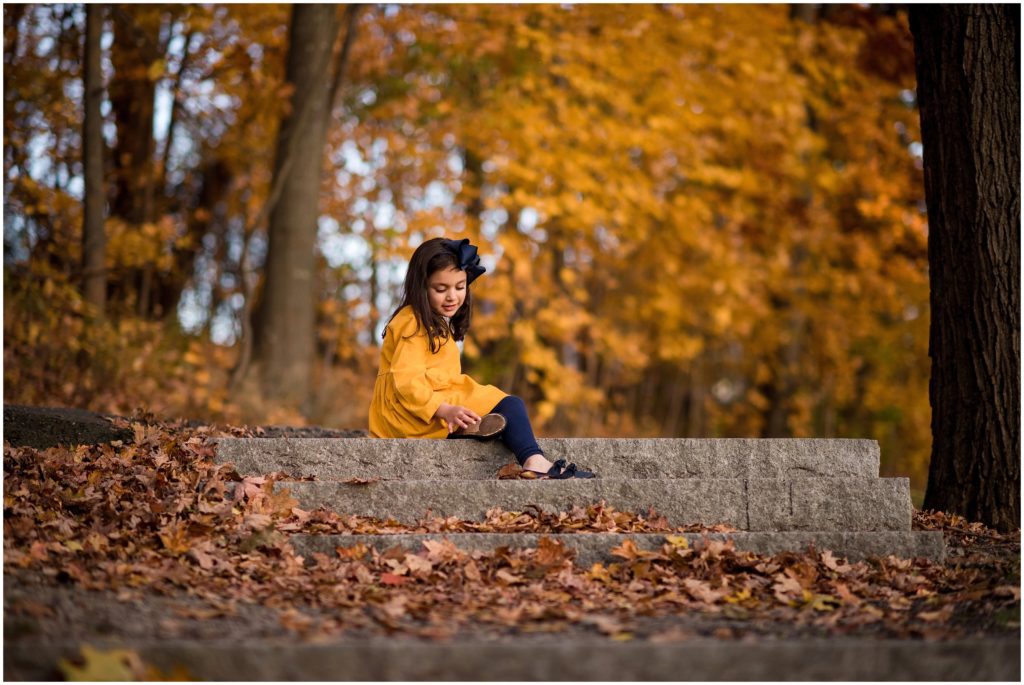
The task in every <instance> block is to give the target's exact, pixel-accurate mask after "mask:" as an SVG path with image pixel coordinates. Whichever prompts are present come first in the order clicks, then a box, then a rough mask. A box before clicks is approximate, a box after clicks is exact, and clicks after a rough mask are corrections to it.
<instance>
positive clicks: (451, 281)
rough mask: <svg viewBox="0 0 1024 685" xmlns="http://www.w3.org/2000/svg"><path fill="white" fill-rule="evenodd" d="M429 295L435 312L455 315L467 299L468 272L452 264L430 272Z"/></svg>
mask: <svg viewBox="0 0 1024 685" xmlns="http://www.w3.org/2000/svg"><path fill="white" fill-rule="evenodd" d="M427 296H428V298H429V299H430V309H431V310H433V312H434V313H435V314H440V315H441V316H454V315H455V312H457V311H459V307H461V306H462V303H463V302H465V301H466V272H465V271H463V270H462V269H456V268H455V267H453V266H450V267H448V268H447V269H441V270H440V271H435V272H434V273H432V274H430V278H428V279H427Z"/></svg>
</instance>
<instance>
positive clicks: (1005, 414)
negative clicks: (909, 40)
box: [910, 5, 1020, 531]
mask: <svg viewBox="0 0 1024 685" xmlns="http://www.w3.org/2000/svg"><path fill="white" fill-rule="evenodd" d="M910 26H911V31H912V32H913V34H914V45H915V52H916V62H917V80H918V100H919V102H920V106H921V135H922V139H923V143H924V180H925V196H926V198H927V201H928V263H929V276H930V279H931V331H930V336H929V356H930V357H931V358H932V368H931V382H930V385H929V399H930V402H931V406H932V439H933V440H932V456H931V465H930V469H929V473H928V488H927V491H926V494H925V500H924V506H925V508H927V509H939V510H942V511H946V512H952V513H957V514H960V515H962V516H965V517H967V518H968V519H969V520H977V521H982V522H984V523H985V524H986V525H989V526H993V527H995V528H998V529H999V530H1003V531H1006V530H1010V529H1015V528H1016V527H1017V526H1018V525H1019V520H1020V427H1019V426H1020V424H1019V421H1020V361H1019V360H1020V283H1019V281H1018V277H1019V274H1020V238H1019V235H1018V228H1019V225H1020V224H1019V222H1020V7H1019V6H1011V5H941V6H938V7H925V6H922V5H912V6H911V9H910Z"/></svg>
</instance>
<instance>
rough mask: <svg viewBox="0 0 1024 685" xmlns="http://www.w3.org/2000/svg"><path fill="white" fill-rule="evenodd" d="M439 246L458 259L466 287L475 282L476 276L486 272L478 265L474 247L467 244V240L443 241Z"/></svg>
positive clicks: (478, 258)
mask: <svg viewBox="0 0 1024 685" xmlns="http://www.w3.org/2000/svg"><path fill="white" fill-rule="evenodd" d="M441 244H442V245H444V246H445V247H446V248H448V249H449V250H451V251H452V252H454V253H455V256H456V257H458V259H459V268H460V269H462V270H463V271H465V272H466V285H469V284H470V283H472V282H473V281H475V280H476V277H477V276H480V275H482V274H483V273H484V272H485V271H487V269H485V268H484V267H483V266H482V265H481V264H480V257H479V256H478V255H477V253H476V246H475V245H470V244H469V238H463V239H462V240H445V241H444V242H443V243H441Z"/></svg>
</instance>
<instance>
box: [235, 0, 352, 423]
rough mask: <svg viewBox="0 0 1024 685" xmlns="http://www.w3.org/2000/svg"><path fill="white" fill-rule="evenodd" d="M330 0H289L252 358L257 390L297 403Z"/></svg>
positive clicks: (308, 349) (307, 331)
mask: <svg viewBox="0 0 1024 685" xmlns="http://www.w3.org/2000/svg"><path fill="white" fill-rule="evenodd" d="M335 15H336V10H335V7H334V5H295V6H294V8H293V10H292V24H291V32H290V40H291V43H290V46H289V49H288V61H287V67H286V72H285V73H286V80H287V82H288V83H290V84H292V86H293V87H294V91H293V93H292V96H291V105H292V107H291V112H290V113H289V114H288V116H287V117H286V118H285V120H284V122H283V123H282V125H281V130H280V133H279V134H278V140H277V155H276V159H275V162H274V177H275V181H276V179H277V178H278V176H283V182H282V186H281V188H282V190H281V196H280V199H279V201H278V202H277V203H276V204H275V206H274V208H273V210H272V212H271V214H270V228H269V231H268V233H269V239H268V247H267V263H266V285H265V289H264V292H263V301H262V304H261V307H262V311H261V313H260V316H259V328H258V330H257V331H256V341H255V343H256V344H255V359H256V362H257V366H259V368H260V371H261V376H262V381H263V388H264V394H265V395H266V396H267V397H268V398H270V399H273V400H276V401H280V402H284V403H286V404H289V405H292V406H297V405H304V404H305V403H307V402H308V401H309V399H310V397H309V391H310V382H311V374H312V367H313V356H314V333H315V306H314V305H315V302H314V298H315V296H316V294H315V288H314V285H315V281H314V273H313V272H314V270H315V268H316V262H315V255H314V246H315V243H316V236H317V217H318V215H319V211H318V206H319V202H318V199H319V195H320V168H321V163H322V160H323V150H324V142H325V134H326V130H327V127H326V124H327V116H326V113H325V109H326V108H327V107H328V102H327V97H328V90H329V86H330V62H331V48H332V46H333V44H334V37H335V34H336V32H337V20H336V16H335Z"/></svg>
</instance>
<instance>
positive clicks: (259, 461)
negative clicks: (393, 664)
mask: <svg viewBox="0 0 1024 685" xmlns="http://www.w3.org/2000/svg"><path fill="white" fill-rule="evenodd" d="M538 442H539V444H540V446H541V449H543V450H544V453H545V454H546V455H547V456H548V458H549V459H551V460H552V461H554V460H555V459H565V460H566V461H568V462H576V464H577V465H579V467H580V468H584V469H586V470H588V471H593V472H595V473H596V474H598V476H599V477H601V478H613V479H614V478H649V479H656V478H793V479H795V478H871V477H876V476H878V473H879V470H878V469H879V447H878V442H877V441H875V440H852V439H817V438H793V439H788V438H778V439H746V438H714V439H704V438H701V439H697V438H693V439H691V438H542V439H540V440H539V441H538ZM217 458H218V460H220V461H222V462H233V463H234V464H235V467H236V468H237V469H238V470H239V472H240V473H243V474H263V473H272V472H278V471H283V472H285V473H288V474H289V475H292V476H295V477H304V476H316V477H317V478H319V479H321V480H348V479H350V478H364V479H365V478H408V479H420V480H430V479H445V478H459V479H465V480H488V479H493V478H494V477H495V474H496V473H497V471H498V469H499V468H501V466H503V465H504V464H507V463H509V462H510V461H512V458H511V455H510V453H509V451H508V450H507V449H506V448H505V447H504V446H503V445H502V444H501V443H498V442H478V441H475V440H390V439H389V440H385V439H373V438H341V439H321V438H298V439H296V438H222V439H220V440H219V442H218V447H217Z"/></svg>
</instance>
